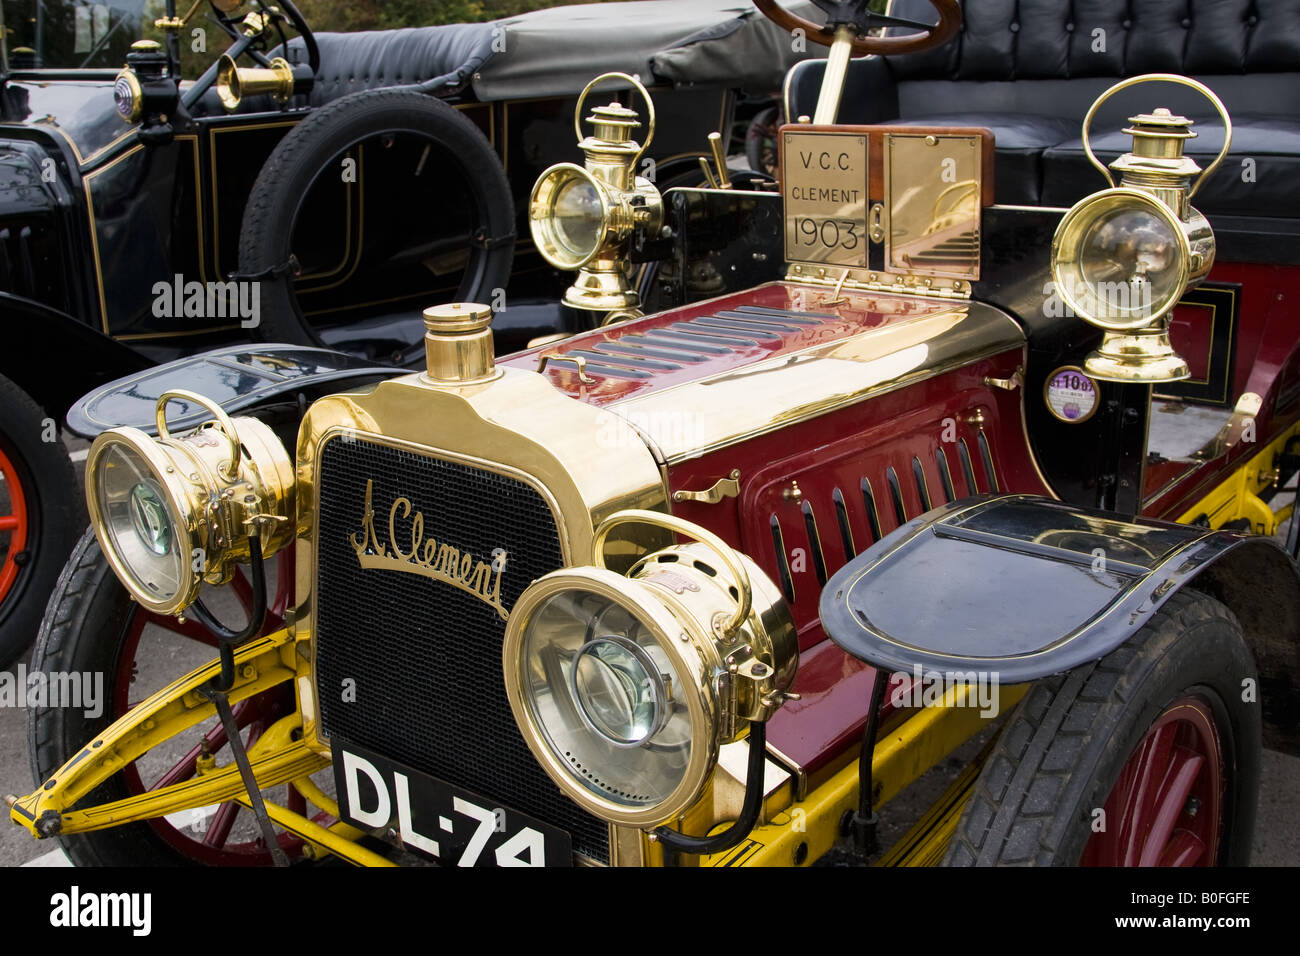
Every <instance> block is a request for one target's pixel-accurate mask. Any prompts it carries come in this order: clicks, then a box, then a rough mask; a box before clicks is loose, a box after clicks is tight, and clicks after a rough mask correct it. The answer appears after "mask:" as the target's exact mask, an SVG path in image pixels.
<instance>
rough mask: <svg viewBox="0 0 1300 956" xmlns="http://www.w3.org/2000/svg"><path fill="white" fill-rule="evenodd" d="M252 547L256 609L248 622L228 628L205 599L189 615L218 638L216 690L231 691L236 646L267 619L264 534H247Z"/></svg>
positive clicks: (254, 634) (251, 568)
mask: <svg viewBox="0 0 1300 956" xmlns="http://www.w3.org/2000/svg"><path fill="white" fill-rule="evenodd" d="M248 547H249V550H250V556H249V569H250V578H251V580H250V582H249V583H250V584H251V586H252V588H253V608H252V610H251V611H250V612H249V614H248V623H247V624H245V625H244V626H243V627H242V628H241V629H240V630H238V631H234V630H231V629H230V628H228V627H226V626H225V625H224V624H222V623H221V622H220V621H218V620H217V618H216V616H215V615H214V614H213V613H212V612H211V611H209V610H208V609H207V607H206V606H204V604H203V601H201V600H199V601H195V602H194V603H193V604H192V605H190V608H189V614H190V616H191V617H193V618H194V620H196V621H198V622H199V623H200V624H202V625H203V626H204V627H205V628H207V630H208V632H209V633H210V634H212V636H213V637H215V638H216V639H217V645H218V646H217V651H218V654H219V655H220V658H221V677H220V686H218V687H217V688H216V689H217V690H220V691H228V690H230V688H231V687H232V686H234V683H235V651H234V649H235V647H237V646H238V645H240V644H242V643H243V642H244V641H246V640H248V639H249V638H250V637H256V636H257V635H258V634H260V633H261V631H262V625H263V624H264V623H265V622H266V567H265V564H264V562H263V560H262V536H261V534H260V533H259V532H257V531H254V532H253V533H252V534H250V535H249V536H248Z"/></svg>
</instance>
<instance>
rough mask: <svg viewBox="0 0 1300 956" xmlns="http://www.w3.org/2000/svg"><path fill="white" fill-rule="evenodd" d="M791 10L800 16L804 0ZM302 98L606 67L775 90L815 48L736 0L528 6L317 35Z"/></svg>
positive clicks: (494, 87)
mask: <svg viewBox="0 0 1300 956" xmlns="http://www.w3.org/2000/svg"><path fill="white" fill-rule="evenodd" d="M790 6H791V9H793V10H795V11H796V12H799V13H801V14H804V15H808V14H809V11H810V10H811V9H812V7H811V4H809V3H806V2H802V0H801V2H797V3H792V4H791V5H790ZM317 42H318V44H319V45H320V49H321V71H320V76H319V77H318V81H317V84H316V90H315V91H314V92H313V95H312V99H313V102H316V103H322V102H325V101H328V100H332V99H335V98H337V97H339V96H344V95H346V94H348V93H354V92H357V91H359V90H363V89H373V88H376V87H380V86H390V85H406V84H425V85H427V86H428V87H429V88H430V89H431V91H432V92H437V93H449V92H453V91H459V90H460V89H462V88H464V87H466V86H467V85H470V86H472V89H473V93H474V95H475V96H476V97H477V98H478V99H479V100H482V101H492V100H509V99H521V98H524V97H532V96H562V95H566V94H568V95H571V94H574V93H577V92H578V91H580V90H581V89H582V88H583V87H584V86H586V85H587V83H588V82H589V81H590V80H591V79H592V78H593V77H594V76H596V75H597V74H600V73H605V72H609V71H613V70H617V71H621V72H624V73H630V74H634V75H637V76H639V77H640V78H641V80H642V81H643V82H647V83H652V82H664V83H671V84H673V85H675V86H691V85H703V86H713V85H722V86H729V87H737V88H744V89H748V90H752V91H756V92H757V91H765V90H773V91H774V90H777V89H779V88H780V85H781V80H782V77H784V75H785V72H786V70H788V69H789V68H790V66H792V65H793V64H794V63H796V62H798V61H799V60H802V59H806V58H808V57H809V56H821V55H824V53H825V50H824V48H822V47H819V46H818V45H817V44H815V43H813V42H811V41H805V42H803V43H801V44H798V45H800V46H804V47H806V49H803V50H798V51H796V50H795V49H794V47H795V46H796V43H795V42H794V41H793V39H792V38H791V36H790V35H789V34H788V33H787V32H785V31H784V30H781V29H780V28H778V27H777V26H776V25H775V24H773V23H771V22H770V21H769V20H767V19H766V18H765V17H763V15H762V14H760V13H759V12H758V10H757V9H755V8H754V7H753V5H752V4H750V3H748V2H746V0H632V2H621V3H592V4H584V5H579V6H565V7H554V8H551V9H549V10H537V11H535V12H533V13H527V14H524V15H522V16H518V17H510V18H507V19H504V20H496V21H493V22H490V23H458V24H451V25H448V26H437V27H419V28H411V29H405V30H381V31H370V32H361V33H321V34H317Z"/></svg>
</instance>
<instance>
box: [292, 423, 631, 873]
mask: <svg viewBox="0 0 1300 956" xmlns="http://www.w3.org/2000/svg"><path fill="white" fill-rule="evenodd" d="M367 481H372V482H373V507H374V513H375V520H374V524H375V529H376V532H377V534H378V538H379V541H380V542H381V543H383V544H385V545H388V544H390V542H389V534H388V518H389V511H390V509H391V508H392V505H393V502H394V500H396V499H397V498H400V497H404V498H407V499H409V500H410V502H411V508H412V512H416V511H418V512H421V513H422V514H423V515H424V537H425V538H434V539H436V540H437V542H438V543H439V544H442V543H446V544H449V545H452V546H454V547H456V548H457V549H459V551H460V552H461V554H469V555H472V556H473V557H474V560H475V561H476V562H477V561H479V560H482V561H491V560H492V557H493V552H494V551H495V550H496V549H498V548H500V549H503V550H504V551H505V552H506V553H507V554H508V555H509V557H508V559H507V563H506V570H505V573H504V574H503V575H502V576H501V603H502V605H503V606H504V607H505V608H506V609H507V610H509V609H510V608H511V607H513V606H514V603H515V601H516V600H518V598H519V595H520V594H521V593H522V592H523V590H524V589H525V588H526V587H528V585H529V584H530V583H531V582H532V581H533V580H534V579H535V578H538V577H541V576H542V575H543V574H546V573H547V572H550V571H554V570H555V569H556V568H559V567H560V566H561V565H562V563H563V562H562V559H561V553H560V543H559V537H558V533H557V531H556V527H555V520H554V517H553V516H552V514H551V511H550V508H549V507H548V506H547V504H546V502H545V501H544V500H543V499H542V497H541V495H539V494H538V493H537V491H536V490H535V489H533V488H531V487H530V486H528V485H526V484H524V483H523V482H520V481H517V480H515V479H513V478H508V477H505V476H503V475H497V474H494V473H492V472H489V471H483V470H480V469H477V468H471V467H468V466H465V465H461V464H457V463H454V462H449V461H444V460H442V459H439V458H433V457H429V456H427V455H421V454H416V453H414V452H410V451H403V450H400V449H396V448H389V447H386V446H383V445H377V444H374V443H372V442H368V441H363V440H361V439H354V440H345V439H343V438H335V439H331V440H330V441H328V442H327V443H326V444H325V446H324V448H323V449H322V453H321V466H320V485H319V491H318V507H319V509H320V537H319V540H318V541H317V569H316V602H317V603H316V608H317V618H316V668H317V679H318V681H319V685H320V686H319V695H320V704H321V722H322V726H323V728H324V731H325V733H326V734H327V735H329V736H330V737H338V738H339V739H341V740H345V741H351V742H353V743H356V744H359V745H361V746H362V747H366V748H369V749H371V750H373V751H375V752H376V753H380V754H384V755H386V756H389V757H391V758H392V759H394V760H397V761H400V762H402V763H406V764H409V765H410V766H412V767H414V768H416V769H418V770H423V771H424V772H426V773H429V774H432V775H433V776H435V777H440V778H442V779H443V780H446V781H447V782H449V783H453V784H456V785H458V786H462V787H465V788H466V789H468V790H471V791H474V792H476V793H479V794H482V795H483V796H484V797H488V798H495V799H498V800H500V801H501V802H502V803H503V804H505V805H506V806H509V807H512V808H514V809H516V810H520V811H523V812H524V813H528V814H531V815H532V816H534V817H536V818H537V819H539V820H542V821H545V822H547V823H550V824H552V825H554V826H557V827H560V828H561V829H563V830H566V831H568V832H569V834H570V835H571V836H572V837H573V847H574V850H575V851H576V852H578V853H582V854H584V855H586V856H588V857H591V858H592V859H595V860H600V861H602V862H608V860H609V839H608V830H607V828H606V825H605V824H604V823H602V822H601V821H600V820H598V819H596V818H595V817H593V816H591V815H589V814H587V813H585V812H584V811H582V810H581V809H580V808H579V807H578V806H577V805H576V804H575V803H573V801H571V800H570V799H569V798H568V797H566V796H564V795H563V794H562V793H561V792H560V791H559V789H558V788H557V787H556V786H555V784H553V783H552V782H551V780H550V778H549V777H547V776H546V774H545V772H544V771H543V770H542V769H541V767H540V766H539V765H538V763H537V761H536V759H535V758H534V757H533V755H532V753H531V752H530V751H529V750H528V746H527V745H526V744H525V743H524V740H523V737H521V736H520V734H519V730H518V728H517V727H516V726H515V721H514V717H513V716H511V713H510V704H509V702H508V701H507V700H506V692H505V684H504V682H503V680H502V677H501V643H502V640H503V638H504V636H505V622H504V621H502V620H501V618H500V617H499V616H498V615H497V612H496V611H495V610H494V609H493V608H492V607H490V606H489V605H488V604H486V603H484V602H482V601H480V600H479V599H478V598H477V597H475V596H473V595H470V594H466V593H465V592H463V591H460V590H458V589H456V588H455V587H453V586H452V585H450V584H447V583H445V582H442V581H435V580H430V579H428V578H425V577H421V576H419V575H416V574H410V573H405V572H402V571H398V570H392V569H387V568H370V569H362V568H361V566H360V564H359V561H358V557H357V553H356V551H355V549H354V548H353V546H352V543H351V540H350V538H351V536H352V535H353V534H357V533H358V532H359V531H360V529H361V527H362V516H363V514H364V511H365V505H364V502H365V497H366V483H367ZM398 519H399V520H398V521H397V522H396V530H397V533H398V535H399V536H409V534H410V528H411V518H410V516H406V517H405V519H404V520H403V515H402V513H400V512H399V515H398ZM398 543H399V544H400V546H401V548H402V550H403V551H409V550H410V543H409V540H408V539H406V538H403V540H400V541H399V542H398ZM348 678H351V679H352V680H355V681H356V685H355V687H356V700H355V702H344V701H343V699H342V697H343V692H342V688H343V687H344V684H343V681H344V680H345V679H348Z"/></svg>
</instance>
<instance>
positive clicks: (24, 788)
mask: <svg viewBox="0 0 1300 956" xmlns="http://www.w3.org/2000/svg"><path fill="white" fill-rule="evenodd" d="M71 447H72V451H73V454H74V459H77V458H83V459H84V447H85V446H84V443H81V444H77V445H73V446H71ZM79 452H80V453H81V454H78V453H79ZM80 467H81V466H80V463H78V469H79V470H80ZM217 610H218V611H219V612H221V610H222V608H221V607H220V606H218V608H217ZM144 659H145V660H146V661H147V663H145V664H144V665H143V666H142V668H141V672H140V674H139V676H138V683H139V684H140V686H142V687H145V688H148V689H150V690H152V689H155V688H157V687H161V686H162V685H163V684H165V683H166V682H167V681H168V680H170V679H173V678H174V677H176V676H177V675H179V674H182V673H185V672H186V671H188V670H189V669H190V668H191V667H193V666H197V664H198V663H200V661H199V660H198V659H197V658H196V657H195V656H194V653H193V648H192V647H186V646H182V644H180V643H178V642H177V641H176V640H174V639H169V636H168V635H165V634H162V633H161V632H160V633H159V634H158V635H156V636H155V639H154V641H153V643H152V644H151V646H150V649H149V654H148V656H147V657H146V658H144ZM969 746H971V745H968V747H969ZM960 765H961V764H960V761H958V760H956V759H954V758H949V760H948V761H947V762H945V764H943V765H941V766H940V767H938V768H936V769H935V770H933V771H931V773H929V774H927V775H926V776H925V777H923V778H921V779H920V780H918V781H917V782H916V783H915V784H913V785H912V786H911V787H910V788H908V790H907V791H905V792H904V793H903V794H902V795H901V796H900V797H899V798H897V799H896V800H895V801H894V802H893V803H891V804H890V805H889V806H888V807H887V808H885V809H884V810H883V811H882V830H881V834H880V836H881V843H882V845H883V846H888V845H889V844H890V843H891V842H892V841H893V840H895V839H897V838H898V837H899V836H901V835H902V834H903V833H904V832H905V830H906V826H907V825H908V823H909V822H910V821H911V819H913V818H914V817H915V816H916V815H918V814H919V813H920V812H921V811H922V810H923V809H924V808H925V807H927V806H929V805H930V803H931V802H932V801H933V800H934V799H935V798H936V797H937V796H938V795H939V794H940V793H941V792H942V791H943V789H944V788H945V787H946V786H947V785H948V783H949V782H950V781H951V779H952V778H953V776H954V775H955V773H956V771H957V770H958V769H959V767H960ZM318 780H319V781H320V782H321V783H325V781H324V780H320V778H319V777H318ZM31 785H32V775H31V769H30V765H29V761H28V753H27V714H26V712H25V711H24V710H22V709H18V708H9V707H0V795H2V794H6V793H25V792H29V791H30V789H31ZM247 817H248V814H247V813H243V814H241V815H240V819H241V824H240V825H241V826H245V825H249V826H251V821H247V819H246V818H247ZM1297 820H1300V758H1296V757H1288V756H1284V755H1282V754H1279V753H1275V752H1272V751H1268V752H1265V754H1264V763H1263V773H1262V787H1261V793H1260V803H1259V819H1258V823H1257V828H1256V836H1255V849H1254V862H1255V864H1256V865H1257V866H1296V865H1300V824H1297V822H1296V821H1297ZM17 865H34V866H60V865H68V864H67V860H66V858H65V857H63V855H62V854H61V853H60V852H59V851H58V849H57V848H56V847H55V846H54V845H53V844H46V843H38V842H36V841H34V840H32V839H31V838H30V837H29V836H28V835H27V834H26V832H25V831H23V830H21V829H20V828H18V827H16V826H11V825H9V824H8V822H7V815H6V816H5V818H4V819H3V820H0V866H17Z"/></svg>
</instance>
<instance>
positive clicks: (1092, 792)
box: [943, 590, 1262, 866]
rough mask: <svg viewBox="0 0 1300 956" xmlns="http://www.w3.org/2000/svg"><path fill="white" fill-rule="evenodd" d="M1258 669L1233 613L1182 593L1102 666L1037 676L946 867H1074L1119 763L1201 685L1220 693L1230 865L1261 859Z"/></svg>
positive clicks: (1224, 848)
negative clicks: (1247, 689)
mask: <svg viewBox="0 0 1300 956" xmlns="http://www.w3.org/2000/svg"><path fill="white" fill-rule="evenodd" d="M1247 678H1250V679H1253V680H1255V682H1256V683H1255V686H1256V687H1258V676H1257V674H1256V670H1255V663H1254V659H1253V657H1252V656H1251V653H1250V651H1249V649H1248V648H1247V647H1246V644H1245V641H1244V640H1243V639H1242V632H1241V626H1240V625H1239V624H1238V623H1237V619H1236V618H1235V617H1234V616H1233V614H1232V612H1231V611H1229V610H1228V609H1227V608H1226V607H1224V606H1223V605H1222V604H1221V603H1219V602H1218V601H1216V600H1214V599H1213V598H1211V597H1209V596H1207V595H1204V594H1201V593H1199V592H1196V591H1190V590H1189V591H1181V592H1177V593H1175V594H1173V595H1171V596H1170V598H1169V600H1168V601H1167V602H1166V603H1165V604H1164V605H1163V606H1162V607H1161V609H1160V610H1159V611H1158V612H1157V613H1156V614H1155V616H1154V617H1152V618H1151V620H1150V621H1148V622H1147V624H1146V625H1145V626H1144V627H1142V628H1141V629H1140V630H1139V631H1138V632H1137V633H1136V634H1135V635H1134V636H1133V637H1131V638H1130V639H1129V640H1128V641H1127V642H1125V643H1124V644H1122V645H1120V647H1118V648H1117V649H1115V650H1114V651H1112V652H1111V653H1110V654H1108V655H1106V657H1104V658H1102V659H1101V660H1100V661H1097V662H1096V663H1094V664H1091V665H1087V666H1085V667H1080V668H1077V669H1075V670H1073V671H1071V672H1070V673H1068V674H1064V675H1061V676H1058V677H1054V678H1052V679H1050V680H1044V681H1040V682H1039V683H1037V684H1035V685H1034V686H1033V687H1032V688H1031V689H1030V691H1029V693H1028V694H1026V695H1025V697H1024V698H1023V699H1022V700H1021V701H1020V703H1019V705H1018V706H1017V707H1016V709H1015V710H1014V711H1013V712H1012V713H1011V715H1010V717H1009V718H1008V720H1007V724H1006V726H1005V727H1004V728H1003V730H1002V732H1001V733H1000V735H999V737H998V740H997V742H996V744H995V749H994V751H993V753H992V754H991V755H990V757H989V759H988V761H987V762H986V763H985V765H984V768H983V770H982V771H981V772H980V775H979V779H978V780H977V781H976V784H975V790H974V793H973V794H972V796H971V798H970V800H969V801H968V802H967V804H966V807H965V809H964V810H963V812H962V816H961V820H960V821H959V823H958V825H957V830H956V832H955V833H954V835H953V838H952V841H951V842H950V843H949V845H948V850H947V852H946V854H945V857H944V861H943V865H944V866H1072V865H1075V864H1077V863H1078V862H1079V860H1080V858H1081V857H1082V855H1083V851H1084V848H1085V846H1086V845H1087V842H1088V838H1089V837H1090V836H1091V820H1092V817H1091V812H1092V809H1093V808H1096V807H1101V806H1103V805H1104V804H1105V803H1106V799H1107V797H1108V796H1109V795H1110V792H1111V790H1112V789H1113V788H1114V785H1115V781H1116V779H1117V778H1118V777H1119V773H1120V770H1121V769H1123V766H1124V764H1125V762H1126V761H1127V760H1128V758H1129V756H1130V755H1131V754H1132V753H1133V751H1134V750H1135V748H1136V747H1137V745H1138V743H1139V742H1140V741H1141V739H1142V737H1143V736H1144V735H1145V733H1146V731H1147V728H1148V727H1150V726H1151V724H1152V723H1153V722H1154V720H1155V718H1156V717H1157V716H1159V714H1160V713H1161V712H1162V711H1163V710H1164V709H1165V707H1166V706H1167V705H1168V704H1169V703H1171V702H1173V701H1174V700H1176V699H1178V698H1179V697H1182V696H1184V694H1185V693H1186V692H1187V691H1189V690H1191V689H1193V688H1195V689H1196V690H1197V691H1198V692H1199V693H1204V694H1205V695H1206V696H1207V697H1208V698H1209V699H1210V702H1211V705H1212V707H1213V710H1214V713H1215V723H1216V724H1217V725H1218V729H1219V732H1220V735H1221V745H1222V747H1223V761H1224V769H1225V773H1226V775H1227V776H1228V777H1229V780H1230V784H1229V792H1228V793H1226V794H1225V804H1224V818H1225V826H1224V828H1223V831H1224V836H1223V843H1222V844H1221V845H1220V848H1219V857H1218V860H1219V863H1220V865H1226V866H1245V865H1247V864H1248V863H1249V862H1250V852H1251V843H1252V840H1253V836H1254V830H1255V811H1256V805H1257V803H1258V798H1259V768H1260V754H1261V748H1262V743H1261V718H1260V705H1259V703H1258V702H1252V703H1246V702H1243V701H1242V682H1243V681H1244V680H1245V679H1247Z"/></svg>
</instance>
